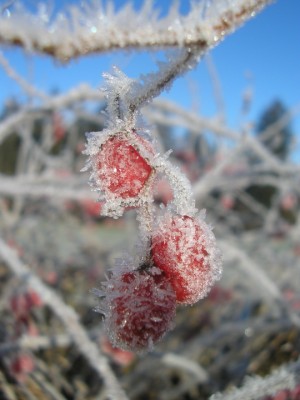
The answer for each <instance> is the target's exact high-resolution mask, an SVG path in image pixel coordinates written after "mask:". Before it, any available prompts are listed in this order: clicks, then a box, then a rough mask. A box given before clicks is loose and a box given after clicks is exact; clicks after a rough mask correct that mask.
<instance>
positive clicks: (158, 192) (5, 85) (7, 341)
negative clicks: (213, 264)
mask: <svg viewBox="0 0 300 400" xmlns="http://www.w3.org/2000/svg"><path fill="white" fill-rule="evenodd" d="M104 3H105V4H106V5H107V7H109V6H111V7H112V6H114V8H115V11H114V12H118V10H120V9H122V7H124V5H125V3H126V2H125V1H117V0H116V1H106V2H104ZM206 3H207V6H210V5H211V4H212V3H213V2H212V1H207V2H206ZM215 3H217V1H215ZM20 4H21V6H22V7H23V8H24V10H27V11H28V12H30V13H36V15H37V16H36V18H37V19H38V18H43V16H44V17H45V16H46V17H47V18H49V19H50V20H51V19H55V18H57V17H58V16H59V15H60V13H62V12H67V13H68V12H69V13H70V14H69V15H71V14H72V11H71V10H72V9H73V10H74V9H76V8H77V9H78V7H81V6H82V5H84V4H83V3H81V2H76V1H72V2H71V1H52V2H49V3H38V2H36V1H33V0H32V1H29V0H28V1H23V2H21V3H19V5H20ZM132 4H133V8H134V9H136V10H139V9H140V8H141V7H142V2H141V1H133V2H132ZM172 4H173V3H172V1H154V2H153V7H154V8H155V9H157V12H158V14H159V17H160V18H164V17H165V16H166V15H167V14H168V12H169V10H170V8H171V7H172ZM15 7H19V6H17V4H16V3H15V2H14V1H3V0H2V1H0V11H1V13H2V17H3V18H7V19H9V18H10V17H11V15H12V14H13V13H14V12H15ZM189 9H190V5H189V2H185V1H182V2H181V3H179V10H180V13H181V14H182V15H187V14H188V13H189ZM68 10H69V11H68ZM299 16H300V3H299V2H297V1H295V0H286V1H283V0H278V1H277V2H274V4H271V5H270V6H268V7H267V8H266V9H265V10H264V11H263V12H262V13H260V14H259V15H257V16H256V17H255V18H253V19H251V20H250V21H248V22H247V23H246V24H245V26H243V27H242V28H240V29H238V30H237V31H236V32H235V33H233V34H232V35H230V36H229V37H227V38H226V39H225V40H224V41H223V42H222V43H221V44H219V45H218V47H216V48H215V49H213V50H211V51H210V53H209V54H207V55H206V56H205V57H204V58H203V59H202V61H201V62H200V64H199V65H198V66H197V67H196V68H195V69H193V70H191V71H190V72H188V73H187V74H185V75H184V76H182V77H179V78H178V79H177V80H176V81H175V82H174V84H173V85H172V87H171V88H170V90H168V91H167V92H164V93H162V95H161V96H160V97H159V98H157V99H155V100H154V102H153V103H152V104H150V105H149V106H147V107H145V108H144V110H143V116H144V118H145V122H146V124H147V126H148V127H149V129H150V131H151V132H152V134H153V136H154V138H155V143H156V147H157V150H158V151H159V152H160V153H163V152H165V151H168V150H169V149H172V150H173V151H172V153H171V155H170V159H171V160H172V162H173V163H174V164H175V165H176V166H178V168H180V169H181V170H182V171H183V172H184V173H185V174H186V175H187V177H188V178H189V180H190V181H191V183H192V185H193V191H194V194H195V198H196V205H197V207H198V208H199V209H202V208H205V209H206V210H207V219H208V221H209V222H210V223H211V224H212V225H213V226H214V232H215V235H216V238H217V241H218V243H219V245H220V247H221V250H222V253H223V259H224V273H223V276H222V279H221V281H220V282H218V283H217V284H216V285H215V286H214V288H213V289H212V291H211V292H210V294H209V295H208V297H207V298H206V299H204V300H201V301H200V302H199V303H198V304H196V305H195V306H192V307H180V308H179V309H178V312H177V319H176V324H175V327H174V329H173V330H172V331H171V332H170V333H169V334H168V335H167V336H166V337H165V338H164V339H163V341H162V342H161V343H160V344H159V345H158V346H157V347H156V348H155V350H154V351H153V352H150V353H149V354H142V355H139V354H134V353H131V352H125V351H122V350H119V349H115V348H112V347H111V345H110V343H109V341H108V339H107V337H106V336H105V334H104V333H103V329H102V322H101V316H100V315H99V314H97V313H95V312H94V310H93V308H94V307H95V306H97V300H96V299H95V298H94V296H93V295H92V294H91V293H90V291H91V289H92V288H94V287H99V285H100V282H101V281H102V280H104V279H105V275H106V274H107V273H108V271H109V269H110V268H112V267H113V265H114V262H115V260H116V259H118V258H120V257H122V255H123V253H124V251H128V249H131V248H132V247H133V246H134V243H135V239H136V238H137V235H138V225H137V222H136V212H135V211H134V210H129V211H127V212H126V213H125V214H124V217H122V218H120V219H118V220H114V219H111V218H106V217H102V216H101V207H102V204H101V202H98V201H96V199H97V198H96V195H95V193H94V192H92V191H91V190H90V187H89V185H88V175H87V174H86V173H83V172H81V170H82V168H83V166H84V163H85V161H86V157H85V156H84V155H83V154H82V151H83V150H84V147H85V134H86V132H93V131H100V130H102V129H103V128H104V127H105V123H106V122H105V118H104V115H103V113H102V111H103V110H104V109H105V105H106V104H105V98H104V95H103V92H101V90H100V88H101V86H102V84H103V78H102V74H103V73H104V72H111V70H112V67H113V66H114V65H116V66H118V68H120V69H121V70H122V71H123V72H125V73H126V74H127V75H128V76H129V77H131V78H138V77H139V76H140V75H142V74H147V73H149V72H153V71H155V70H156V69H157V61H159V60H165V59H166V55H165V53H164V52H163V51H161V50H157V51H156V50H151V51H150V50H147V51H136V50H126V51H122V52H120V51H108V52H107V53H104V54H100V55H87V56H84V57H80V58H78V59H76V60H74V61H71V62H69V63H61V62H58V61H55V60H53V59H52V58H51V57H49V56H45V55H39V54H35V53H30V52H28V51H24V50H23V49H21V48H19V47H17V46H13V45H7V44H6V45H3V46H2V49H1V53H0V240H1V241H0V313H1V319H0V398H3V399H30V400H31V399H58V400H60V399H105V398H107V397H106V396H107V394H106V386H107V384H106V380H105V377H104V378H103V379H102V378H101V374H99V372H97V371H96V369H95V367H94V365H93V363H91V362H90V360H89V357H87V356H86V353H85V352H84V351H83V350H82V349H81V348H80V345H78V343H79V342H80V340H79V339H78V340H77V339H76V338H75V339H74V337H73V336H72V334H71V333H72V327H71V325H69V327H68V321H67V319H66V321H64V318H63V317H62V316H61V315H60V313H59V311H56V310H57V307H56V309H55V306H54V305H56V304H57V305H58V306H60V305H61V307H62V308H61V310H62V314H63V312H66V313H68V312H70V311H69V310H70V308H71V309H73V310H75V311H76V313H77V314H78V316H79V317H78V321H77V322H76V323H79V324H80V327H81V328H80V329H83V331H84V332H85V334H86V335H87V338H88V339H89V340H91V341H92V342H93V343H94V344H95V345H96V347H97V349H98V350H99V352H100V353H99V354H101V357H103V360H104V357H106V358H105V360H107V364H108V365H109V367H110V368H111V371H112V372H113V373H114V375H115V377H116V379H117V381H118V382H119V384H120V386H121V387H123V388H124V389H125V391H126V393H127V395H128V398H130V399H143V400H146V399H161V400H167V399H178V400H179V399H186V400H188V399H208V398H209V397H210V396H212V395H213V394H214V393H216V392H223V391H229V390H230V389H232V388H233V387H244V386H243V385H244V382H245V377H246V376H249V375H258V376H261V377H264V379H267V377H268V376H270V374H271V376H272V373H275V374H276V372H274V371H277V368H279V367H281V368H282V369H283V371H284V373H285V374H286V375H284V376H285V381H286V384H285V385H284V384H282V385H281V386H280V385H279V388H278V390H277V389H274V390H273V392H272V391H271V390H270V385H268V384H267V385H266V386H269V390H268V389H262V387H261V386H260V385H259V384H258V382H257V381H255V380H254V383H253V384H252V386H251V390H252V391H253V392H254V394H253V397H235V398H241V399H242V398H245V399H246V398H249V399H250V398H251V399H265V400H266V399H277V400H278V399H281V400H282V399H300V386H299V385H300V377H299V368H300V367H299V365H300V363H299V352H300V330H299V327H300V290H299V282H300V224H299V217H300V166H299V159H300V152H299V151H300V148H299V138H300V136H299V129H300V118H299V112H300V98H299V88H300V68H299V67H300V57H299V56H300V47H299V35H300V25H299ZM154 193H155V204H156V205H157V207H160V206H161V205H167V204H168V203H169V202H170V201H172V198H173V193H172V189H171V187H170V184H169V182H168V181H167V180H166V179H165V178H164V177H159V179H157V180H156V183H155V188H154ZM29 273H30V274H31V275H28V274H29ZM28 276H30V278H28ZM32 276H36V277H38V279H39V281H38V282H40V283H41V284H40V283H39V284H37V288H36V289H35V288H34V285H33V284H32V282H33V281H32V278H31V277H32ZM46 289H47V290H49V292H47V291H44V293H45V296H44V297H45V298H44V297H43V296H41V294H40V292H41V291H43V290H46ZM47 296H48V297H47ZM51 296H53V305H52V306H51V301H52V297H51ZM56 296H58V298H59V301H60V302H61V303H59V302H58V303H56V301H58V300H56ZM47 299H48V300H47ZM49 299H50V300H49ZM49 304H50V305H49ZM64 307H66V308H64ZM58 308H59V307H58ZM66 315H69V314H66ZM72 318H73V317H72V315H71V314H70V321H71V322H72V321H73V322H74V320H76V318H73V319H72ZM70 324H71V323H70ZM76 327H77V325H76ZM76 329H77V328H76ZM78 329H79V328H78ZM104 355H105V356H104ZM101 362H102V361H101V360H100V361H99V363H101ZM103 362H104V361H103ZM266 382H268V381H267V380H266ZM291 382H292V383H291ZM224 396H225V395H224ZM241 396H242V395H241ZM280 396H281V397H280ZM221 398H222V397H221ZM224 398H225V397H224ZM228 398H230V397H228Z"/></svg>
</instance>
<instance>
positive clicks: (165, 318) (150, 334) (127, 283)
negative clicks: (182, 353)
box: [103, 267, 176, 351]
mask: <svg viewBox="0 0 300 400" xmlns="http://www.w3.org/2000/svg"><path fill="white" fill-rule="evenodd" d="M103 308H104V313H105V318H106V319H105V323H106V330H107V333H108V335H109V336H110V339H111V341H112V344H113V345H114V346H117V347H120V348H123V349H127V350H133V351H142V350H147V349H149V348H151V347H152V345H153V344H155V343H156V342H157V341H159V340H160V339H161V338H162V336H163V335H164V334H165V333H166V332H167V331H168V330H170V329H171V326H172V321H173V319H174V317H175V309H176V296H175V293H174V291H173V289H172V286H171V285H170V282H169V280H168V279H167V278H166V276H165V275H164V274H163V273H162V272H161V271H160V270H159V269H158V268H155V267H152V268H151V269H150V270H147V271H146V270H136V271H130V272H125V273H123V274H121V275H113V276H112V277H111V279H110V280H109V281H108V282H107V285H106V290H105V299H104V307H103Z"/></svg>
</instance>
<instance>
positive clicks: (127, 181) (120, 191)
mask: <svg viewBox="0 0 300 400" xmlns="http://www.w3.org/2000/svg"><path fill="white" fill-rule="evenodd" d="M137 138H138V137H137ZM139 140H140V141H141V142H142V141H143V139H142V138H139ZM97 161H98V169H99V178H100V180H101V183H102V187H103V188H104V190H105V192H108V193H111V194H113V195H115V196H118V197H121V198H128V197H135V196H137V195H138V194H139V193H140V191H141V190H142V189H143V187H144V186H145V184H146V182H147V180H148V179H149V177H150V174H151V172H152V168H151V166H150V165H149V164H148V163H147V161H146V160H145V159H144V158H143V157H142V156H141V155H140V153H139V152H138V150H137V149H136V148H135V147H134V146H133V145H132V144H131V143H130V141H129V140H128V139H127V138H126V137H125V138H122V137H119V136H114V137H112V138H111V139H109V140H108V141H107V142H105V143H104V144H103V145H102V147H101V149H100V150H99V154H98V156H97Z"/></svg>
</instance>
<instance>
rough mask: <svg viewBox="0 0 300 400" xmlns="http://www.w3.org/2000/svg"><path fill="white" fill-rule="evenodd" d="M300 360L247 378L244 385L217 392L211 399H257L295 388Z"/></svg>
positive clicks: (299, 369)
mask: <svg viewBox="0 0 300 400" xmlns="http://www.w3.org/2000/svg"><path fill="white" fill-rule="evenodd" d="M299 371H300V362H299V360H298V361H296V362H294V363H291V364H287V365H284V366H283V367H281V368H278V369H276V370H275V371H274V372H272V373H271V374H270V375H268V376H266V377H260V376H253V377H248V378H246V380H245V383H244V385H243V386H242V387H241V388H239V389H234V390H232V391H231V392H229V393H217V394H214V395H213V396H211V397H210V400H240V399H243V400H257V399H261V398H264V397H266V396H272V395H273V396H274V395H275V394H276V393H277V392H279V391H280V390H284V389H290V390H292V389H294V388H295V386H296V383H297V381H299Z"/></svg>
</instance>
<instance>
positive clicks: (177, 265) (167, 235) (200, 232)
mask: <svg viewBox="0 0 300 400" xmlns="http://www.w3.org/2000/svg"><path fill="white" fill-rule="evenodd" d="M151 251H152V257H153V262H154V264H155V265H156V266H157V267H158V268H160V269H161V270H162V271H164V273H165V274H166V276H167V277H168V278H169V279H170V282H171V284H172V286H173V288H174V291H175V293H176V298H177V302H178V303H182V304H194V303H196V302H197V301H198V300H199V299H201V298H203V297H204V296H205V295H206V294H207V293H208V291H209V290H210V288H211V286H212V285H213V283H214V281H215V280H216V279H218V278H219V276H220V272H221V260H220V256H219V252H218V250H217V249H216V247H215V238H214V235H213V233H212V232H211V229H210V228H209V227H208V225H207V224H206V223H205V222H204V221H203V220H200V219H195V218H191V217H188V216H178V215H175V216H173V215H170V214H166V215H165V216H164V218H163V219H162V220H161V221H160V224H159V226H158V228H157V229H156V230H155V231H154V233H153V236H152V250H151Z"/></svg>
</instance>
